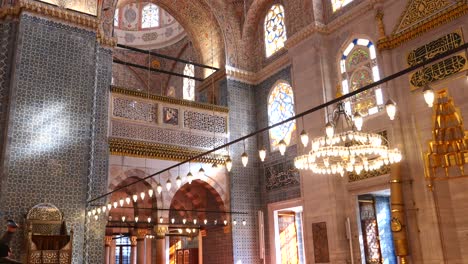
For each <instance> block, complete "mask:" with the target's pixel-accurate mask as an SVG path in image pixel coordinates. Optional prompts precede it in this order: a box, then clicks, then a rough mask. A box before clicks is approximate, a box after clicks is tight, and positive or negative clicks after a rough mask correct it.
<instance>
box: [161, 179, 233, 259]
mask: <svg viewBox="0 0 468 264" xmlns="http://www.w3.org/2000/svg"><path fill="white" fill-rule="evenodd" d="M170 209H171V211H170V213H169V218H170V221H174V222H175V223H183V222H185V221H186V222H187V223H195V222H196V223H198V226H199V231H198V232H199V233H198V235H193V232H192V235H190V234H186V233H184V232H182V233H180V234H177V232H172V234H171V235H170V263H179V262H180V258H181V256H180V255H181V252H182V254H184V256H183V258H185V255H186V254H187V252H188V254H189V255H190V254H200V255H201V256H200V259H202V260H203V263H204V264H211V263H213V264H219V263H232V262H233V256H232V236H231V226H230V224H229V223H230V222H231V219H230V215H229V214H226V213H225V212H226V206H225V204H224V202H223V200H222V198H221V196H220V195H219V193H218V192H217V191H216V190H215V189H214V188H213V187H212V186H210V185H209V184H208V183H206V182H204V181H201V180H195V181H193V182H192V183H191V184H188V183H187V184H185V185H184V186H182V187H181V188H180V189H179V190H178V191H177V192H176V193H175V195H174V198H173V199H172V201H171V206H170ZM184 219H185V221H184ZM194 220H195V222H194ZM225 221H226V222H225ZM182 231H184V230H182ZM193 252H196V253H193ZM176 259H178V260H179V261H176ZM190 263H199V262H190Z"/></svg>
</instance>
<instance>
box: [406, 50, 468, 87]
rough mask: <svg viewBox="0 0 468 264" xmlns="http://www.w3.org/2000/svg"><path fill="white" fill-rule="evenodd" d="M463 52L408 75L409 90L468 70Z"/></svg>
mask: <svg viewBox="0 0 468 264" xmlns="http://www.w3.org/2000/svg"><path fill="white" fill-rule="evenodd" d="M466 61H467V59H466V54H465V52H460V53H459V54H457V55H454V56H452V57H449V58H447V59H444V60H442V61H439V62H436V63H434V64H432V65H430V66H429V67H426V68H423V69H421V70H418V71H416V72H413V73H412V74H410V75H409V78H410V86H411V87H410V88H411V90H415V89H418V88H419V87H423V86H424V85H425V84H426V83H431V82H435V81H440V80H443V79H445V78H447V77H449V76H451V75H453V74H456V73H458V72H461V71H464V70H467V69H468V66H467V63H466Z"/></svg>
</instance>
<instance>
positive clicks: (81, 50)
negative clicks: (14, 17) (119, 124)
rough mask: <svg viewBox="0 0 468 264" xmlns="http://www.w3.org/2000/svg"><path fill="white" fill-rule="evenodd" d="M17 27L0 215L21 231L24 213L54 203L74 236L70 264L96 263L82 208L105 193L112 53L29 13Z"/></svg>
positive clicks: (18, 242) (18, 239)
mask: <svg viewBox="0 0 468 264" xmlns="http://www.w3.org/2000/svg"><path fill="white" fill-rule="evenodd" d="M19 21H20V22H19V29H18V37H17V41H18V42H17V43H18V44H17V46H16V54H15V62H14V65H15V70H14V72H13V74H12V76H11V96H10V109H9V115H8V127H7V144H5V150H4V159H3V160H2V162H3V164H2V165H3V166H2V178H1V182H2V185H1V192H0V212H1V213H2V215H3V216H4V217H5V218H11V219H14V220H15V221H18V222H19V223H20V224H21V225H24V218H23V217H24V215H25V214H26V213H27V212H28V210H29V209H30V208H31V207H33V206H34V205H36V204H38V203H42V202H47V203H52V204H54V205H55V206H57V207H58V208H59V209H60V210H61V211H62V212H63V214H64V218H65V220H66V222H67V228H68V230H70V229H73V231H74V244H73V263H76V264H81V263H85V261H86V260H85V259H84V257H86V258H87V259H88V260H89V261H90V262H91V263H99V262H100V260H101V259H102V240H101V238H102V231H97V229H96V230H95V229H93V228H92V227H91V228H90V229H86V227H87V226H86V225H85V221H86V220H85V208H86V200H87V199H88V198H89V197H91V196H94V195H97V194H98V193H101V192H103V191H104V190H105V187H106V179H107V177H106V176H107V159H108V156H107V145H106V136H107V96H106V94H107V91H108V88H109V84H110V77H111V76H110V67H111V65H110V58H111V53H110V51H106V50H103V49H100V48H96V35H95V33H93V32H91V31H87V30H83V29H79V28H76V27H73V26H69V25H65V24H61V23H57V22H52V21H49V20H46V19H42V18H38V17H35V16H32V15H29V14H22V15H21V17H20V20H19ZM23 232H24V229H21V230H20V232H19V234H16V235H15V238H14V240H13V244H12V248H13V250H14V252H15V255H16V256H23V255H24V251H23V247H24V243H23V242H24V241H23V240H22V237H23ZM85 233H87V234H86V235H85ZM87 238H88V239H90V241H86V239H87ZM97 242H99V244H96V243H97ZM20 249H21V253H20Z"/></svg>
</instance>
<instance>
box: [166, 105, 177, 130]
mask: <svg viewBox="0 0 468 264" xmlns="http://www.w3.org/2000/svg"><path fill="white" fill-rule="evenodd" d="M163 123H164V124H169V125H175V126H177V125H178V124H179V109H177V108H172V107H163Z"/></svg>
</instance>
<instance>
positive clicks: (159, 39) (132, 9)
mask: <svg viewBox="0 0 468 264" xmlns="http://www.w3.org/2000/svg"><path fill="white" fill-rule="evenodd" d="M117 10H118V11H116V12H115V17H114V34H115V36H117V38H118V43H120V44H124V45H129V46H133V47H139V48H151V49H160V48H164V47H167V46H170V45H172V44H174V43H177V42H178V41H180V40H182V39H183V38H184V37H185V36H186V35H187V34H186V32H185V30H184V28H183V27H182V26H181V25H180V24H179V22H177V20H176V19H175V18H174V17H172V16H171V15H170V14H169V13H168V12H166V11H165V10H164V9H162V8H161V7H159V6H157V5H155V4H152V3H149V2H142V3H129V4H126V5H124V6H121V7H119V8H118V9H117Z"/></svg>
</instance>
